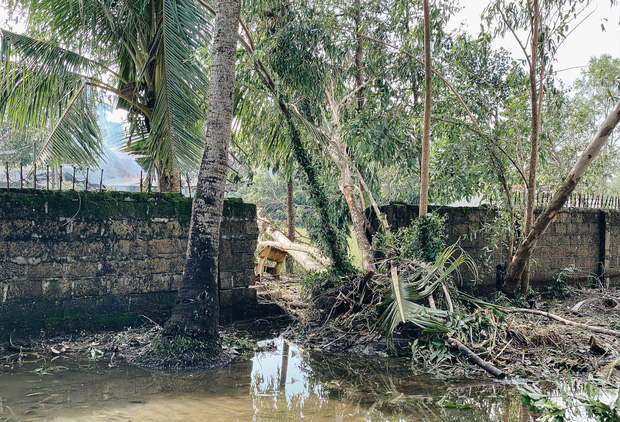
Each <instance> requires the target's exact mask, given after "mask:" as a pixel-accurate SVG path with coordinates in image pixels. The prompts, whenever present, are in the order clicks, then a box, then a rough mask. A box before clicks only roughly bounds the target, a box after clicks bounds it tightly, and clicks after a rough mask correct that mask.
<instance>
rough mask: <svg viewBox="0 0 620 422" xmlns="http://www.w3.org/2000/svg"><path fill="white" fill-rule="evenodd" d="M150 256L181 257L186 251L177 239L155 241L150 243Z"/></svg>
mask: <svg viewBox="0 0 620 422" xmlns="http://www.w3.org/2000/svg"><path fill="white" fill-rule="evenodd" d="M148 251H149V255H155V256H158V255H179V254H181V253H184V252H185V251H184V250H182V249H181V244H180V242H179V240H178V239H176V238H163V239H153V240H149V241H148Z"/></svg>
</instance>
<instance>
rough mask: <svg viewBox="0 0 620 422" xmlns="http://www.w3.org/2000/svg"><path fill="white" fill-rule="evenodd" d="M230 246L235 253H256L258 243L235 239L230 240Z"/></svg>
mask: <svg viewBox="0 0 620 422" xmlns="http://www.w3.org/2000/svg"><path fill="white" fill-rule="evenodd" d="M230 247H231V250H232V253H233V254H254V251H255V250H256V244H255V243H254V242H252V241H248V240H237V239H233V240H231V241H230Z"/></svg>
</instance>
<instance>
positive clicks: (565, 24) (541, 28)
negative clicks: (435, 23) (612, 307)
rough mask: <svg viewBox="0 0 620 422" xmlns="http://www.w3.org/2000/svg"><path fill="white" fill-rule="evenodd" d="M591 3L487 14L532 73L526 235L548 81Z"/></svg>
mask: <svg viewBox="0 0 620 422" xmlns="http://www.w3.org/2000/svg"><path fill="white" fill-rule="evenodd" d="M589 2H590V0H579V1H569V0H553V1H540V0H525V1H521V2H510V1H506V0H496V1H494V2H492V3H491V4H490V5H489V6H488V7H487V9H486V11H485V15H486V20H487V22H488V23H489V25H490V26H491V27H492V28H493V29H494V31H495V33H496V34H498V35H502V36H504V35H507V34H510V35H511V36H513V37H514V38H515V40H516V41H517V43H518V44H519V46H520V48H521V50H522V52H523V55H524V58H525V61H526V63H527V70H528V73H529V78H528V80H529V96H530V101H529V103H530V104H529V123H530V124H529V133H528V134H524V135H527V136H528V137H529V148H530V151H529V156H528V160H527V161H528V174H527V181H526V204H525V225H524V233H528V232H529V231H530V230H531V228H532V224H533V222H534V206H535V201H536V181H537V170H538V160H539V141H540V127H541V119H542V113H543V99H544V92H543V90H544V84H545V79H546V78H549V77H550V74H551V70H552V66H553V59H554V56H555V53H556V51H557V49H558V48H559V46H560V45H561V44H562V42H563V40H564V38H565V37H566V36H567V35H568V33H569V31H568V30H569V24H570V23H571V22H572V21H574V20H576V19H577V18H578V16H579V14H580V13H581V12H582V11H583V10H584V9H585V7H587V5H588V4H589ZM523 30H524V31H526V36H525V38H524V37H522V36H521V35H520V32H519V31H523ZM528 43H529V45H528ZM513 259H514V258H513ZM526 268H527V269H526V271H524V272H523V273H522V279H521V281H520V290H521V291H522V292H523V293H527V291H528V289H529V264H528V265H527V266H526ZM513 283H514V280H510V282H509V283H508V284H507V285H506V289H507V291H508V292H510V293H514V291H515V290H516V288H517V286H515V285H513Z"/></svg>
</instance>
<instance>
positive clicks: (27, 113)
mask: <svg viewBox="0 0 620 422" xmlns="http://www.w3.org/2000/svg"><path fill="white" fill-rule="evenodd" d="M0 33H1V36H2V51H1V54H2V56H3V57H4V59H5V66H3V68H2V73H1V75H0V118H2V119H3V121H4V122H5V123H7V124H9V125H10V126H11V127H13V128H14V129H15V130H17V131H20V132H22V133H25V134H26V135H30V136H32V134H35V133H39V132H43V133H45V134H46V135H45V140H44V142H43V145H42V146H40V148H39V151H40V152H39V157H45V158H46V160H48V162H51V161H63V160H64V161H69V162H72V163H79V164H85V165H92V164H94V163H95V162H96V161H97V160H98V159H100V158H101V156H102V153H103V151H102V148H101V144H100V141H99V140H100V133H99V129H98V127H97V124H96V96H95V92H94V90H93V86H96V85H97V79H96V78H95V76H90V77H89V76H86V75H85V74H86V73H88V69H92V68H93V67H94V71H100V70H101V69H100V68H97V66H96V65H97V63H96V62H94V61H92V60H89V59H87V58H85V57H83V56H80V55H78V54H75V53H73V52H71V51H68V50H66V49H63V48H59V47H56V46H54V45H51V44H49V43H46V42H43V41H38V40H35V39H33V38H30V37H26V36H23V35H18V34H15V33H12V32H9V31H4V30H1V32H0ZM12 55H16V56H18V57H19V58H20V60H19V61H17V62H11V60H10V59H11V56H12ZM91 74H94V72H91Z"/></svg>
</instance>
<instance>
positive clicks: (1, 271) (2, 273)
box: [0, 260, 28, 280]
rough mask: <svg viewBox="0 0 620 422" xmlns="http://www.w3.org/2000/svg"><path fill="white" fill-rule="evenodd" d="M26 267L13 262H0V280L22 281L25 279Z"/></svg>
mask: <svg viewBox="0 0 620 422" xmlns="http://www.w3.org/2000/svg"><path fill="white" fill-rule="evenodd" d="M26 271H28V266H27V265H22V264H17V263H15V262H7V261H6V260H5V261H4V262H0V280H13V279H22V278H24V277H26Z"/></svg>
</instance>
